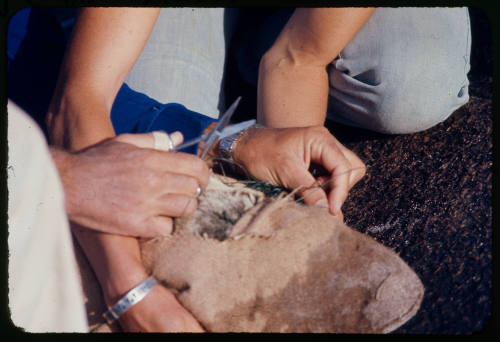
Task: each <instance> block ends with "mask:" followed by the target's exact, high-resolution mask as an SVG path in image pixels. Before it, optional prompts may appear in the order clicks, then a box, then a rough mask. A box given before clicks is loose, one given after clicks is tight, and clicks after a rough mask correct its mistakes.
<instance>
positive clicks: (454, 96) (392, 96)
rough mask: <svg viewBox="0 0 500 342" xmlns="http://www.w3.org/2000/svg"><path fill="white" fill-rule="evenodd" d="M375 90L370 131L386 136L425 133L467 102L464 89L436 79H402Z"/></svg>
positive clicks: (466, 89) (466, 91)
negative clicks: (376, 91)
mask: <svg viewBox="0 0 500 342" xmlns="http://www.w3.org/2000/svg"><path fill="white" fill-rule="evenodd" d="M386 83H387V85H386V86H382V87H378V90H379V94H377V95H378V96H377V98H378V99H379V101H376V102H374V103H373V106H372V108H371V109H370V111H371V117H372V118H373V121H372V125H373V127H372V129H373V130H376V131H378V132H381V133H386V134H410V133H416V132H421V131H424V130H427V129H429V128H431V127H434V126H436V125H437V124H439V123H441V122H443V121H444V120H446V119H447V118H448V117H449V116H450V115H451V114H452V113H453V112H454V111H455V110H457V109H458V108H459V107H461V106H462V105H464V104H465V103H466V102H467V101H468V99H469V96H468V86H467V84H464V85H462V86H455V87H450V86H448V85H446V84H443V82H440V80H436V79H431V78H426V79H420V80H412V81H410V80H408V79H405V78H404V77H398V79H394V78H393V79H392V80H387V81H386Z"/></svg>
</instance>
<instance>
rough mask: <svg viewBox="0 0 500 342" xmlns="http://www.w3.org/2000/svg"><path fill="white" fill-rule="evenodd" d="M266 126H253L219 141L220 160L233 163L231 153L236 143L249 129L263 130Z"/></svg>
mask: <svg viewBox="0 0 500 342" xmlns="http://www.w3.org/2000/svg"><path fill="white" fill-rule="evenodd" d="M265 127H266V126H264V125H261V124H254V125H252V126H250V127H249V128H247V129H245V130H244V131H241V132H238V133H236V134H233V135H230V136H228V137H225V138H222V139H221V140H220V141H219V156H220V157H221V158H224V159H227V160H228V161H231V162H232V161H234V158H233V152H234V146H235V145H236V142H237V141H238V140H239V139H240V138H241V137H242V136H243V134H245V133H246V132H247V131H248V130H249V129H251V128H265Z"/></svg>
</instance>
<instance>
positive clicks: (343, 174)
mask: <svg viewBox="0 0 500 342" xmlns="http://www.w3.org/2000/svg"><path fill="white" fill-rule="evenodd" d="M311 161H313V162H315V163H318V164H320V165H321V166H323V167H324V168H325V169H326V170H327V171H328V172H329V173H330V175H331V176H330V184H331V186H330V191H329V193H328V203H329V206H330V213H331V214H332V215H334V216H335V215H339V214H340V212H341V208H342V204H343V203H344V201H345V199H346V198H347V194H348V191H349V180H350V172H351V163H350V162H349V161H348V160H347V159H346V158H345V156H344V155H343V153H342V152H341V150H340V149H339V148H338V147H337V146H335V145H334V144H332V143H330V144H324V145H323V147H322V148H321V149H319V150H318V149H316V150H313V152H312V154H311Z"/></svg>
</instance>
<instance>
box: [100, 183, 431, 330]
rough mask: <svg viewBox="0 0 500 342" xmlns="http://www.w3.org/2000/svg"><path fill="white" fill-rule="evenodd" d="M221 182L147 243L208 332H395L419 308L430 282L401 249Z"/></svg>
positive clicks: (158, 270) (160, 271) (312, 210)
mask: <svg viewBox="0 0 500 342" xmlns="http://www.w3.org/2000/svg"><path fill="white" fill-rule="evenodd" d="M221 180H223V182H224V183H227V182H228V179H227V178H223V177H215V176H213V177H212V178H211V182H210V185H209V187H208V188H207V189H206V191H205V192H204V194H203V195H202V197H201V198H200V204H199V208H198V210H197V212H196V213H195V214H194V215H192V216H191V217H190V218H188V219H184V220H177V222H176V229H175V231H174V233H173V234H171V235H169V236H165V237H158V238H154V239H152V240H148V241H146V242H142V243H141V250H142V255H143V262H144V264H145V266H146V268H147V269H148V270H149V271H150V272H151V273H153V274H154V275H155V276H156V277H157V278H158V279H159V280H160V281H161V282H162V284H163V285H164V286H166V287H168V288H169V289H171V290H172V291H173V292H174V293H175V294H176V297H177V298H178V300H179V301H180V302H181V304H182V305H183V306H184V307H185V308H186V309H188V310H189V311H190V312H191V313H192V314H193V315H194V316H195V317H196V319H198V321H199V322H200V323H201V324H202V326H203V327H204V328H205V329H207V330H208V331H211V332H330V333H387V332H390V331H392V330H394V329H396V328H397V327H399V326H401V325H402V324H403V323H405V322H406V321H407V320H408V319H410V318H411V317H412V316H413V315H414V314H415V313H416V312H417V310H418V308H419V306H420V303H421V301H422V297H423V293H424V287H423V285H422V283H421V281H420V280H419V278H418V277H417V275H416V274H415V273H414V272H413V271H412V269H411V268H410V267H409V266H408V265H407V264H406V263H405V262H404V261H403V260H402V259H401V258H400V257H399V256H398V255H397V254H396V253H394V252H393V251H392V250H390V249H388V248H386V247H384V246H383V245H381V244H380V243H378V242H376V241H375V240H374V239H372V238H370V237H368V236H366V235H364V234H361V233H359V232H357V231H355V230H353V229H351V228H349V227H348V226H346V225H345V224H343V223H342V222H340V221H339V220H338V219H336V218H334V217H332V216H331V215H329V214H328V212H327V209H324V208H318V207H313V206H305V205H302V204H299V203H296V202H295V201H294V200H293V197H292V196H286V197H282V198H279V199H270V198H266V197H264V196H263V195H262V193H260V192H257V191H255V190H250V189H248V188H243V187H238V186H229V187H228V186H226V185H224V184H223V182H221ZM229 181H230V182H231V180H229ZM233 183H234V181H233ZM101 330H103V329H101ZM104 330H106V329H104ZM111 330H113V329H111ZM108 331H109V330H108Z"/></svg>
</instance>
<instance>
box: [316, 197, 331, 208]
mask: <svg viewBox="0 0 500 342" xmlns="http://www.w3.org/2000/svg"><path fill="white" fill-rule="evenodd" d="M314 205H315V206H317V207H321V208H328V201H327V200H326V199H324V198H323V199H320V200H319V201H317V202H316V203H314Z"/></svg>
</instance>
